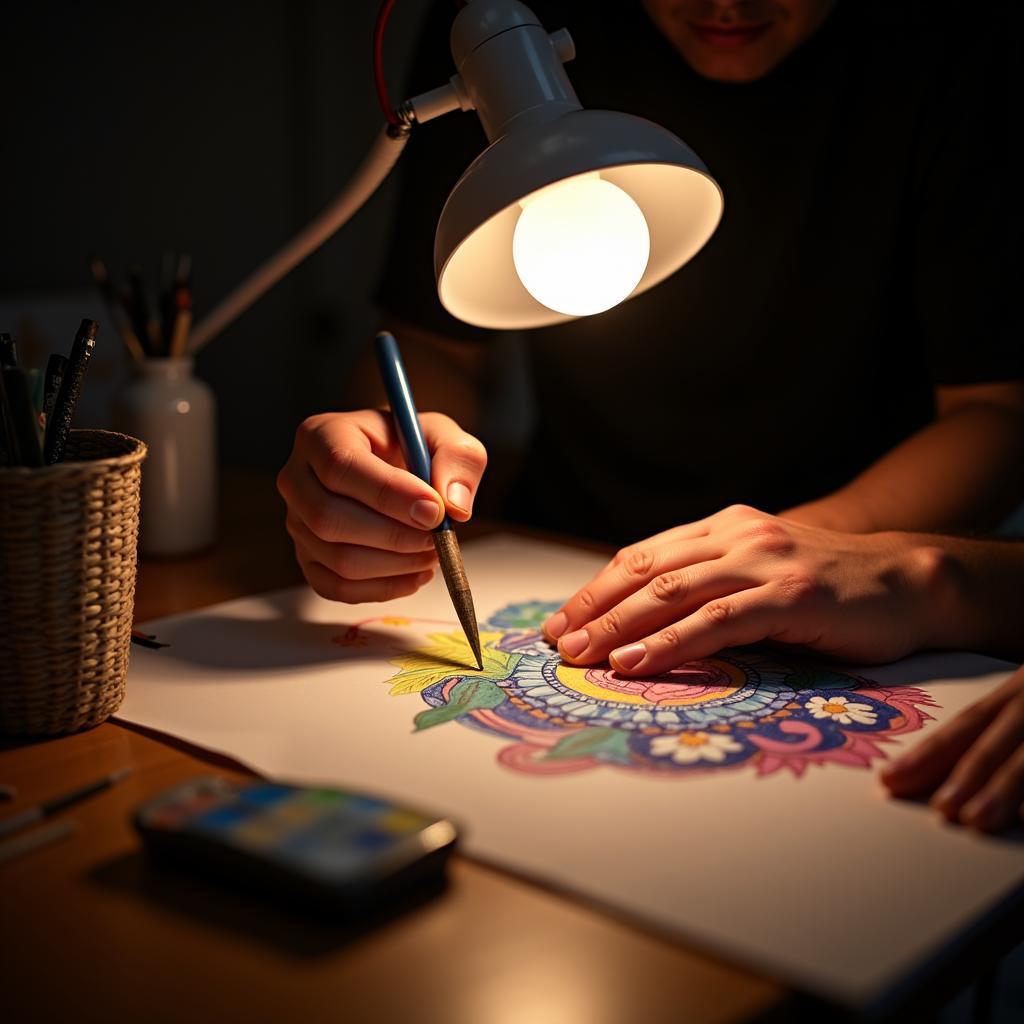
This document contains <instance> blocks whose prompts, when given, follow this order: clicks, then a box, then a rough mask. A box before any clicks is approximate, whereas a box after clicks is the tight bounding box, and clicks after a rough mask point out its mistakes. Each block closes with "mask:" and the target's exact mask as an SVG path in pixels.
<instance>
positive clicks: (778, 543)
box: [741, 516, 793, 554]
mask: <svg viewBox="0 0 1024 1024" xmlns="http://www.w3.org/2000/svg"><path fill="white" fill-rule="evenodd" d="M741 533H742V537H743V539H744V540H746V541H748V542H750V543H751V544H752V545H753V547H754V548H755V549H756V550H758V551H762V552H764V553H766V554H787V553H788V552H790V551H792V549H793V541H792V540H791V538H790V536H789V534H788V533H787V532H786V528H785V527H784V526H783V525H782V524H781V523H780V522H779V521H778V520H777V519H768V518H765V517H763V516H759V517H758V518H756V519H751V520H749V521H748V522H746V523H744V524H743V528H742V531H741Z"/></svg>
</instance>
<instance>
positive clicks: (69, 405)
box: [44, 320, 100, 466]
mask: <svg viewBox="0 0 1024 1024" xmlns="http://www.w3.org/2000/svg"><path fill="white" fill-rule="evenodd" d="M99 329H100V325H99V324H98V323H96V321H95V320H83V321H82V323H81V326H80V327H79V328H78V333H77V334H76V335H75V343H74V344H73V345H72V346H71V356H70V358H69V359H68V369H67V373H65V374H64V380H63V381H61V385H60V391H58V392H57V402H56V404H55V405H54V407H53V419H52V420H51V421H50V422H48V423H47V424H46V446H45V453H44V459H45V462H46V465H48V466H52V465H53V463H55V462H60V460H61V459H62V458H63V457H64V446H65V445H66V444H67V440H68V432H69V431H70V430H71V421H72V420H73V419H74V417H75V407H76V406H77V405H78V396H79V395H80V394H81V393H82V378H83V377H84V376H85V368H86V366H87V365H88V363H89V360H90V358H91V357H92V350H93V349H94V348H95V347H96V332H97V331H98V330H99Z"/></svg>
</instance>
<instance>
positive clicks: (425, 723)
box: [414, 676, 505, 732]
mask: <svg viewBox="0 0 1024 1024" xmlns="http://www.w3.org/2000/svg"><path fill="white" fill-rule="evenodd" d="M504 700H505V691H504V690H503V689H502V688H501V687H500V686H498V685H496V684H495V683H492V682H491V681H490V680H489V679H481V678H480V677H479V676H472V677H470V678H469V679H463V680H461V681H460V682H458V683H456V684H455V685H454V686H453V687H452V692H451V696H450V697H449V698H448V703H447V704H442V705H441V706H440V707H439V708H428V709H427V710H426V711H421V712H420V713H419V714H418V715H417V716H416V718H415V719H414V724H415V726H416V731H417V732H422V731H423V730H424V729H430V728H432V727H433V726H435V725H443V724H444V723H445V722H450V721H451V720H452V719H453V718H459V717H460V716H461V715H466V714H469V712H470V711H475V710H477V709H478V708H496V707H497V706H498V705H499V704H501V703H502V701H504Z"/></svg>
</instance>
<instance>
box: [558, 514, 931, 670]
mask: <svg viewBox="0 0 1024 1024" xmlns="http://www.w3.org/2000/svg"><path fill="white" fill-rule="evenodd" d="M943 557H944V555H943V553H942V552H941V551H940V550H938V549H935V548H931V547H928V546H927V545H926V544H925V543H923V542H922V540H921V538H920V537H914V536H913V535H908V534H881V533H879V534H861V535H856V534H845V533H836V532H834V531H832V530H825V529H822V528H820V527H815V526H806V525H802V524H800V523H795V522H789V521H787V520H785V519H781V518H779V517H776V516H771V515H767V514H765V513H763V512H758V511H757V510H756V509H752V508H747V507H745V506H742V505H736V506H732V507H731V508H727V509H725V510H724V511H722V512H719V513H717V514H715V515H713V516H710V517H709V518H707V519H703V520H701V521H699V522H696V523H688V524H686V525H685V526H679V527H676V528H675V529H673V530H668V531H666V532H665V533H660V534H657V535H656V536H654V537H651V538H649V539H648V540H644V541H640V543H638V544H633V545H631V546H630V547H627V548H624V549H623V550H622V551H620V552H619V553H618V554H617V555H616V556H615V558H614V559H613V560H612V561H611V562H610V563H609V564H608V565H607V566H606V567H605V568H604V569H602V570H601V572H600V573H598V574H597V576H595V577H594V578H593V579H592V580H591V581H590V582H589V583H588V584H587V585H586V586H585V587H583V588H582V589H581V590H579V591H577V592H576V594H575V595H573V597H572V598H570V599H569V601H568V602H566V604H565V605H563V606H562V608H561V609H560V610H559V611H558V612H556V613H555V614H554V615H552V616H551V617H550V618H549V619H548V620H547V622H546V623H545V624H544V632H545V634H546V635H547V637H548V639H549V640H551V641H552V642H555V641H557V643H558V650H559V653H560V654H561V656H562V658H563V659H564V660H565V661H567V662H570V663H572V664H576V665H592V664H595V663H597V662H601V661H604V660H605V659H610V661H611V664H612V667H613V668H614V669H615V670H616V671H617V672H620V673H621V674H623V675H641V674H642V675H651V674H657V673H662V672H667V671H669V670H670V669H673V668H675V667H676V666H678V665H681V664H682V663H684V662H686V661H692V660H694V659H697V658H705V657H708V656H709V655H711V654H714V653H715V652H716V651H719V650H721V649H722V648H723V647H730V646H735V645H738V644H749V643H756V642H757V641H760V640H777V641H782V642H784V643H789V644H802V645H804V646H806V647H810V648H812V649H813V650H817V651H821V652H823V653H826V654H829V655H834V656H836V657H840V658H844V659H849V660H856V661H875V662H881V661H891V660H893V659H895V658H899V657H902V656H903V655H905V654H908V653H910V652H911V651H913V650H916V649H917V648H919V647H921V646H925V645H927V644H928V643H929V642H930V640H931V638H932V635H933V633H934V620H935V614H936V606H937V605H938V603H939V601H940V599H941V598H942V596H943V588H942V584H941V580H942V568H943V565H944V563H943V561H942V559H943Z"/></svg>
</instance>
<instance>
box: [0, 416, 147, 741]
mask: <svg viewBox="0 0 1024 1024" xmlns="http://www.w3.org/2000/svg"><path fill="white" fill-rule="evenodd" d="M145 457H146V446H145V445H144V444H143V443H142V442H141V441H137V440H136V439H135V438H133V437H128V436H126V435H125V434H114V433H110V432H108V431H105V430H73V431H71V433H70V435H69V437H68V443H67V447H66V449H65V454H64V461H63V462H60V463H58V464H56V465H53V466H47V467H45V468H44V469H23V468H0V733H5V734H7V735H41V734H49V735H53V734H55V733H67V732H74V731H75V730H77V729H84V728H87V727H88V726H92V725H98V724H99V723H100V722H102V721H104V719H106V718H108V717H109V716H110V715H112V714H113V713H114V711H116V710H117V708H118V706H119V705H120V703H121V700H122V698H123V697H124V680H125V673H126V672H127V671H128V649H129V645H130V643H131V630H132V608H133V603H134V599H135V566H136V543H137V538H138V531H139V483H140V480H141V475H142V474H141V467H142V460H143V459H144V458H145Z"/></svg>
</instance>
